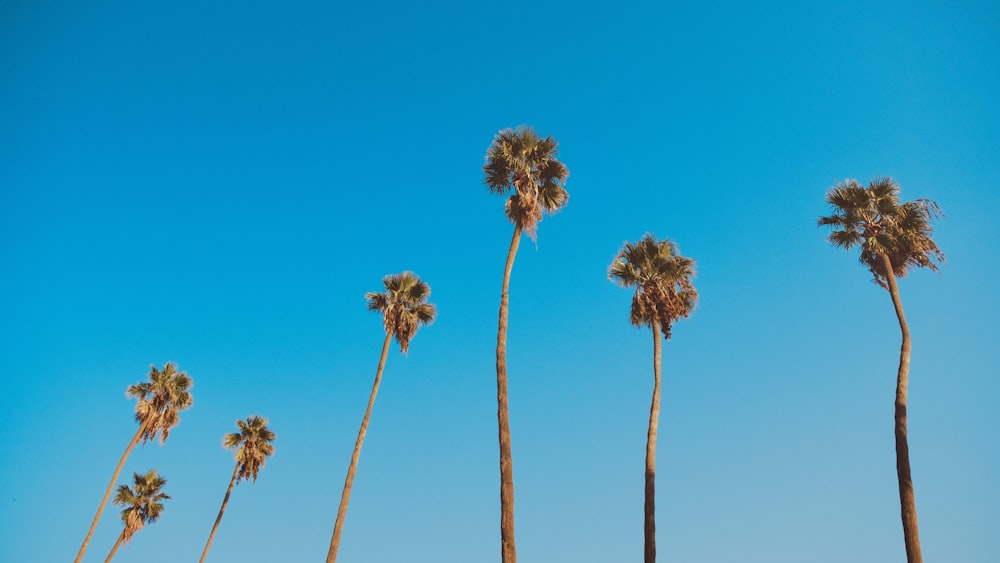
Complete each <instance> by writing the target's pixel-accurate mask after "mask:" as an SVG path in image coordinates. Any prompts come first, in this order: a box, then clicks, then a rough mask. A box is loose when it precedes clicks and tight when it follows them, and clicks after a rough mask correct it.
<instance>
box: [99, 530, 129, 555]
mask: <svg viewBox="0 0 1000 563" xmlns="http://www.w3.org/2000/svg"><path fill="white" fill-rule="evenodd" d="M124 539H125V530H122V533H120V534H118V540H117V541H115V545H113V546H111V553H109V554H108V558H107V559H105V560H104V563H109V562H110V561H111V558H112V557H114V556H115V552H116V551H118V548H119V547H121V545H122V541H123V540H124Z"/></svg>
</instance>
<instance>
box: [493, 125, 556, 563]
mask: <svg viewBox="0 0 1000 563" xmlns="http://www.w3.org/2000/svg"><path fill="white" fill-rule="evenodd" d="M558 145H559V143H557V142H556V140H555V139H553V138H552V137H545V138H544V139H543V138H542V137H539V136H538V134H537V133H535V131H534V130H533V129H531V128H530V127H519V128H517V129H504V130H503V131H500V132H499V133H497V134H496V137H494V138H493V143H492V144H491V145H490V148H489V150H488V151H487V152H486V164H485V165H484V166H483V172H484V174H485V179H484V183H485V184H486V187H487V188H489V190H490V191H491V192H493V193H495V194H498V195H505V194H507V193H508V192H513V193H511V195H510V197H509V198H507V204H506V213H507V219H508V220H510V222H511V223H513V224H514V236H513V238H512V239H511V241H510V249H509V250H508V251H507V263H506V265H505V266H504V272H503V285H502V287H501V290H500V321H499V326H498V329H497V419H498V424H499V439H500V542H501V558H502V559H501V560H502V561H503V563H516V561H517V551H516V549H515V546H514V462H513V458H512V457H511V451H510V419H509V414H508V408H507V303H508V288H509V286H510V272H511V269H513V267H514V257H515V256H516V255H517V248H518V245H519V244H520V242H521V232H522V231H523V232H526V233H528V236H530V237H531V238H532V239H534V238H535V235H536V233H537V229H538V222H539V221H541V220H542V212H543V211H544V212H547V213H549V214H550V215H551V214H552V213H555V212H556V211H558V210H559V209H561V208H562V207H564V206H565V205H566V202H567V201H568V200H569V194H568V193H567V192H566V189H565V188H564V186H565V184H566V178H567V177H568V176H569V171H568V170H567V169H566V166H564V165H563V163H562V162H560V161H559V160H557V158H556V157H557V156H558V154H559V151H558Z"/></svg>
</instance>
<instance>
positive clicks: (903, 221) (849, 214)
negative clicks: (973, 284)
mask: <svg viewBox="0 0 1000 563" xmlns="http://www.w3.org/2000/svg"><path fill="white" fill-rule="evenodd" d="M826 201H827V203H829V204H830V206H831V207H832V208H833V210H834V213H833V214H832V215H830V216H829V217H820V219H819V225H820V226H830V227H833V231H831V232H830V235H829V237H828V238H827V240H828V241H829V242H830V243H832V244H833V245H834V246H838V247H841V248H845V249H850V248H852V247H855V246H858V247H860V248H861V257H860V261H861V264H862V265H864V266H865V267H866V268H867V269H868V270H869V271H870V272H871V273H872V275H873V276H874V277H875V282H876V283H877V284H878V285H879V286H881V287H883V288H884V289H886V290H888V292H889V296H890V297H891V299H892V305H893V307H894V308H895V310H896V318H897V320H898V321H899V329H900V331H901V332H902V340H903V342H902V345H901V347H900V351H899V368H898V370H897V372H896V400H895V417H894V418H895V435H896V477H897V480H898V483H899V504H900V515H901V518H902V521H903V541H904V544H905V547H906V560H907V562H908V563H920V562H921V561H923V556H922V555H921V553H920V534H919V532H918V529H917V506H916V500H915V497H914V494H913V480H912V478H911V476H910V449H909V444H908V442H907V430H906V398H907V397H906V396H907V385H908V383H909V373H910V329H909V327H907V325H906V317H905V316H904V315H903V302H902V301H901V300H900V297H899V286H898V284H897V283H896V278H902V277H904V276H905V275H906V274H907V273H909V271H910V270H912V269H913V268H920V267H925V268H930V269H931V270H934V271H937V269H938V267H937V264H936V262H942V263H943V262H944V254H943V253H942V252H941V250H939V249H938V247H937V245H936V244H935V243H934V241H933V240H932V239H931V234H932V228H931V220H932V219H934V218H936V217H939V216H941V209H940V208H939V207H938V205H937V203H935V202H933V201H931V200H929V199H917V200H914V201H908V202H905V203H901V202H900V201H899V184H897V183H896V182H895V181H894V180H893V179H892V178H876V179H874V180H872V181H870V182H869V183H868V186H867V187H863V186H861V185H860V184H858V182H857V181H856V180H845V181H844V182H841V183H839V184H837V185H836V186H834V187H832V188H830V190H829V191H828V192H827V193H826Z"/></svg>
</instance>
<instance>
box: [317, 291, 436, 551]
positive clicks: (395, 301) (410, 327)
mask: <svg viewBox="0 0 1000 563" xmlns="http://www.w3.org/2000/svg"><path fill="white" fill-rule="evenodd" d="M382 284H383V285H384V286H385V290H386V291H385V293H376V292H369V293H366V294H365V299H367V300H368V310H369V311H375V312H379V313H382V324H383V326H384V327H385V340H384V341H383V342H382V355H381V356H380V357H379V360H378V369H377V370H375V383H374V384H373V385H372V392H371V396H369V397H368V408H366V409H365V416H364V418H363V419H362V420H361V429H360V430H359V431H358V439H357V441H355V443H354V453H353V454H351V465H350V467H348V469H347V479H346V480H345V481H344V492H343V494H342V495H341V497H340V508H338V509H337V522H336V523H335V524H334V526H333V538H331V539H330V551H329V552H328V553H327V555H326V561H327V563H333V562H334V561H336V560H337V551H338V550H339V549H340V535H341V533H342V532H343V531H344V518H345V517H346V516H347V503H348V502H349V501H350V500H351V487H352V486H353V485H354V473H355V472H356V471H357V469H358V458H359V457H360V456H361V445H362V444H363V443H364V441H365V433H366V432H367V431H368V420H369V419H370V418H371V415H372V406H373V405H374V404H375V395H377V394H378V386H379V383H380V382H381V381H382V370H383V369H384V368H385V359H386V357H387V356H388V355H389V344H390V343H391V341H392V339H393V337H395V338H396V342H398V343H399V349H400V352H402V353H404V354H405V353H406V352H407V350H409V348H410V340H411V339H412V338H413V336H414V335H415V334H416V333H417V329H418V328H419V327H420V326H421V325H429V324H431V323H432V322H434V316H435V314H436V313H437V309H436V308H435V307H434V305H432V304H430V303H428V302H427V298H428V297H430V294H431V287H430V286H429V285H427V283H425V282H424V281H422V280H421V279H420V278H419V277H417V275H416V274H414V273H413V272H403V273H401V274H393V275H388V276H386V277H385V278H383V279H382Z"/></svg>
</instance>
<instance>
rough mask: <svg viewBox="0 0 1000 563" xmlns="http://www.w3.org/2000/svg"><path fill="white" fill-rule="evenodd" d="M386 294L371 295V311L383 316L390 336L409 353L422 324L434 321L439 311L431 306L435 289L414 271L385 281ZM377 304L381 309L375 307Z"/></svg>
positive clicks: (391, 275)
mask: <svg viewBox="0 0 1000 563" xmlns="http://www.w3.org/2000/svg"><path fill="white" fill-rule="evenodd" d="M382 285H383V286H385V293H368V294H366V295H365V298H366V299H368V310H369V311H378V312H380V313H382V324H383V325H384V326H385V332H386V334H392V335H393V337H394V338H395V339H396V342H398V343H399V347H400V351H401V352H403V353H406V351H407V350H408V349H409V345H410V340H411V339H412V338H413V336H414V335H415V334H416V333H417V329H418V328H419V327H420V326H421V325H429V324H431V323H432V322H434V317H435V315H436V314H437V309H436V308H435V307H434V305H432V304H430V303H427V299H428V298H429V297H430V295H431V287H430V286H429V285H427V283H426V282H424V281H423V280H421V279H420V278H419V277H418V276H417V275H416V274H414V273H413V272H403V273H400V274H390V275H388V276H386V277H385V278H383V279H382ZM373 304H376V305H377V306H373Z"/></svg>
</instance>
